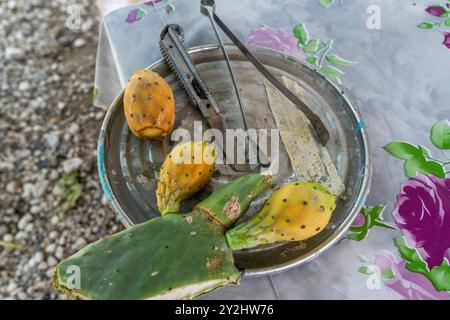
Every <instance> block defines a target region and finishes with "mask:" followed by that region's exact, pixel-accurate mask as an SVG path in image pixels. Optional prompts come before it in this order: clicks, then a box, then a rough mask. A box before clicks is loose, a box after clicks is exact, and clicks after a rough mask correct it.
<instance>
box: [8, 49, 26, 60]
mask: <svg viewBox="0 0 450 320" xmlns="http://www.w3.org/2000/svg"><path fill="white" fill-rule="evenodd" d="M5 58H6V60H19V61H20V60H23V59H24V58H25V51H24V50H23V49H21V48H16V47H6V49H5Z"/></svg>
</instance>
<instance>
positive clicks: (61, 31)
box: [0, 0, 122, 299]
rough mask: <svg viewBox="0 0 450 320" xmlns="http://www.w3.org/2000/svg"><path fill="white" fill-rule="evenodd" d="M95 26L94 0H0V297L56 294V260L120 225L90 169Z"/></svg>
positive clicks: (98, 117)
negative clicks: (77, 26) (75, 19)
mask: <svg viewBox="0 0 450 320" xmlns="http://www.w3.org/2000/svg"><path fill="white" fill-rule="evenodd" d="M73 4H76V5H77V6H79V7H80V8H81V9H82V11H81V18H82V19H81V22H82V23H81V30H78V31H73V30H72V31H71V30H69V29H67V28H66V27H65V23H66V21H67V19H68V16H69V14H68V13H67V9H68V6H69V5H73ZM97 36H98V17H97V11H96V8H95V3H94V1H88V0H52V1H48V0H16V1H7V0H0V39H1V40H0V65H1V67H0V70H1V77H0V81H1V83H0V110H1V112H0V137H1V140H0V299H58V298H63V297H62V296H60V295H59V294H57V293H56V292H55V291H54V290H53V289H52V287H51V284H50V276H51V274H52V272H53V270H54V267H55V265H56V264H57V262H58V261H60V260H61V259H63V258H64V257H67V256H69V255H71V254H73V253H74V252H75V251H77V250H78V249H80V248H82V247H83V246H85V245H86V244H87V243H89V242H92V241H94V240H97V239H99V238H100V237H103V236H105V235H108V234H112V233H115V232H117V231H118V230H120V229H121V228H122V227H121V225H120V223H119V222H118V221H117V220H116V219H115V217H114V214H113V213H112V211H111V210H110V209H109V207H108V205H107V203H106V200H105V199H104V198H103V196H102V191H101V187H100V183H99V181H98V178H97V166H96V141H97V137H98V132H99V127H100V125H101V121H102V119H103V116H104V111H103V110H100V109H98V108H95V107H93V105H92V102H91V100H92V98H91V97H92V91H93V80H94V68H95V54H96V46H97Z"/></svg>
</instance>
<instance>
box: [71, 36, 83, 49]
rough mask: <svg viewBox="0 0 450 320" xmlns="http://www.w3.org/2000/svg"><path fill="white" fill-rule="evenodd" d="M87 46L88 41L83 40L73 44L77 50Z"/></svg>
mask: <svg viewBox="0 0 450 320" xmlns="http://www.w3.org/2000/svg"><path fill="white" fill-rule="evenodd" d="M85 44H86V40H84V39H83V38H78V39H76V40H75V41H74V42H73V46H74V47H75V48H81V47H83V46H84V45H85Z"/></svg>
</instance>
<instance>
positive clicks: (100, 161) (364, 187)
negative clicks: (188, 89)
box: [97, 44, 372, 278]
mask: <svg viewBox="0 0 450 320" xmlns="http://www.w3.org/2000/svg"><path fill="white" fill-rule="evenodd" d="M248 46H249V47H250V49H252V51H261V50H262V51H267V52H269V53H270V54H272V55H274V56H278V57H279V58H282V59H286V60H288V61H289V62H291V63H300V64H302V65H303V66H306V67H307V68H309V69H311V70H313V71H314V72H316V73H317V75H318V76H319V77H321V78H323V80H325V81H327V82H328V84H330V85H331V86H332V87H333V88H334V89H335V90H336V91H337V92H338V93H339V94H340V95H341V96H342V97H343V98H344V100H345V102H346V103H347V105H348V107H349V108H350V110H351V111H352V116H354V117H355V121H357V123H364V122H363V120H362V117H361V115H360V112H359V108H358V106H357V103H356V101H355V100H354V99H353V97H352V96H351V95H350V92H349V91H348V90H347V89H346V88H345V87H343V86H340V85H338V84H336V83H335V82H333V81H332V80H331V79H330V78H329V77H328V76H327V75H325V74H324V73H322V72H321V71H320V70H319V69H317V68H315V67H313V66H311V65H309V64H307V63H305V62H303V61H301V60H299V59H297V58H295V57H292V56H290V55H288V54H286V53H283V52H280V51H276V50H273V49H268V48H263V47H259V46H253V45H248ZM225 47H229V48H230V49H231V48H236V46H235V45H232V44H226V45H225ZM219 49H220V47H219V46H218V45H215V44H212V45H200V46H195V47H191V48H189V49H188V53H189V54H194V53H198V52H200V53H204V52H208V51H212V50H219ZM161 63H164V60H163V59H160V60H157V61H155V62H154V63H152V64H151V65H149V66H148V67H146V68H145V69H152V68H154V67H155V66H157V65H159V64H161ZM124 90H125V89H122V90H121V91H120V92H119V93H118V94H117V96H116V98H115V99H114V101H113V102H112V103H111V105H110V106H109V108H108V110H107V113H106V115H105V118H104V119H103V123H102V126H101V129H100V135H99V138H98V143H97V165H98V176H99V179H100V183H101V185H102V189H103V192H104V195H105V196H106V199H107V201H108V203H109V205H110V207H111V208H112V209H113V211H114V212H115V214H116V216H117V218H118V219H119V221H120V222H121V223H122V224H123V225H124V226H125V227H126V228H129V227H132V226H134V225H135V223H133V222H132V221H131V219H130V218H129V217H128V215H127V214H126V212H125V211H124V210H123V209H122V207H121V206H120V203H119V202H118V201H117V199H116V197H114V194H113V191H112V189H111V186H110V183H109V180H108V177H107V174H106V169H105V168H106V163H105V156H104V144H105V140H106V128H107V125H108V123H109V120H110V118H111V116H112V113H113V111H114V107H115V106H116V105H117V104H118V103H119V101H120V99H122V96H123V92H124ZM360 133H361V136H362V141H363V145H362V146H363V149H364V150H363V151H364V159H365V163H364V168H363V173H362V176H363V178H362V182H361V188H360V190H359V194H358V196H357V198H356V201H355V202H354V204H353V206H352V207H351V210H350V212H349V214H348V215H347V217H346V219H345V220H344V221H343V222H342V223H341V224H340V225H339V226H338V227H337V228H336V230H335V231H334V232H333V233H332V234H331V235H330V236H329V237H328V238H327V239H326V240H324V241H323V242H322V243H320V244H319V245H317V246H316V247H314V248H312V249H311V250H310V251H308V252H307V253H305V254H303V255H300V256H297V257H296V258H294V259H291V260H289V261H287V262H285V263H282V264H278V265H274V266H273V267H268V268H257V269H245V270H241V272H242V276H244V277H246V278H252V277H261V276H269V275H274V274H278V273H282V272H284V271H287V270H289V269H292V268H294V267H297V266H300V265H302V264H304V263H307V262H310V261H312V260H313V259H315V258H317V257H318V256H320V255H321V254H322V253H324V252H325V251H327V250H328V249H329V248H331V247H332V246H333V245H335V244H337V243H338V241H339V240H340V239H341V238H342V237H343V236H344V234H345V233H346V232H347V230H348V229H349V228H350V226H351V224H352V223H353V221H354V219H355V218H356V216H357V215H358V213H359V212H360V211H361V209H362V207H363V206H364V204H365V201H366V198H367V195H368V193H369V191H370V183H371V180H372V164H371V159H370V151H369V150H370V148H369V141H368V134H367V130H366V128H365V127H363V128H361V130H360Z"/></svg>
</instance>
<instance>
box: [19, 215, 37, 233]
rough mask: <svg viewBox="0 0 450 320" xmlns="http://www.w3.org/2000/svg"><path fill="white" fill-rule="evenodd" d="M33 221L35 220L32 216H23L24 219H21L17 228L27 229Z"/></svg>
mask: <svg viewBox="0 0 450 320" xmlns="http://www.w3.org/2000/svg"><path fill="white" fill-rule="evenodd" d="M31 220H33V217H32V216H31V215H30V214H28V213H27V214H25V215H23V216H22V218H20V220H19V222H18V223H17V228H19V229H20V230H23V229H25V226H26V225H27V224H28V222H30V221H31Z"/></svg>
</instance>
